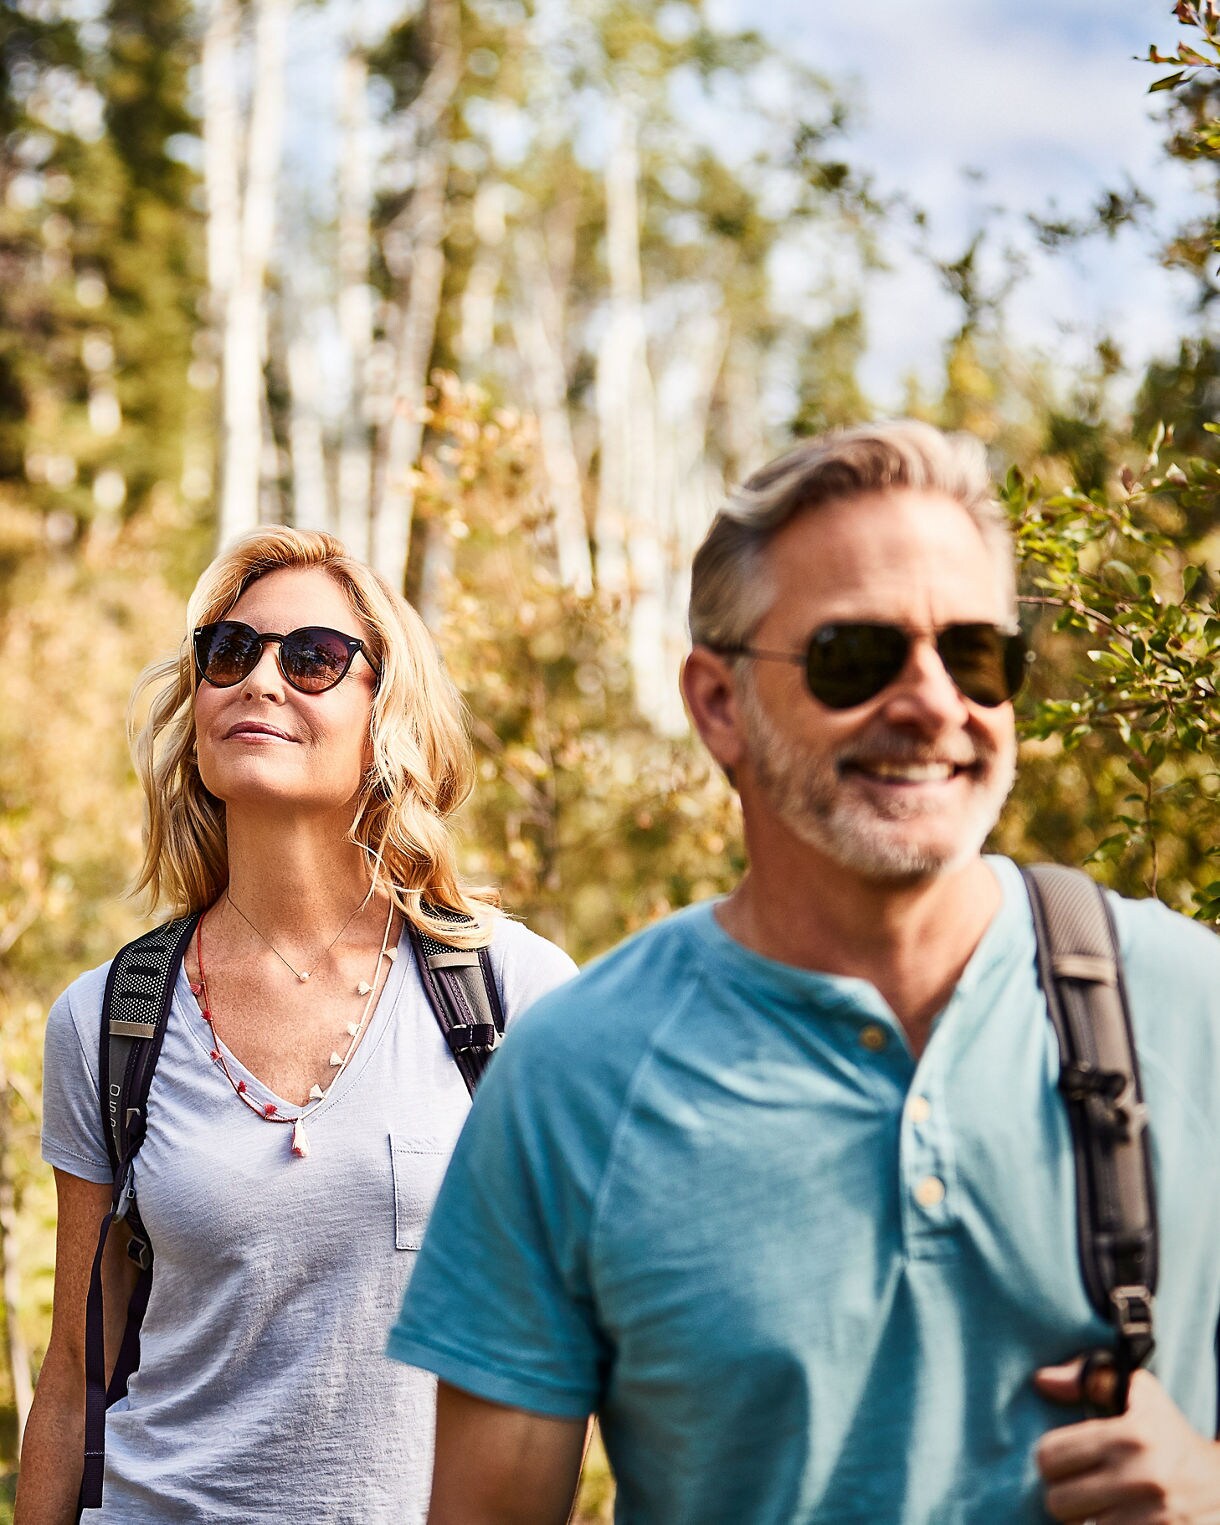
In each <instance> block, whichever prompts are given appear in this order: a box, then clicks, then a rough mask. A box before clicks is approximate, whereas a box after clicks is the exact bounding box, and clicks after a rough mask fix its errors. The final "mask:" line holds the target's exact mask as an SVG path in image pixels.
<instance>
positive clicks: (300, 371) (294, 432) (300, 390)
mask: <svg viewBox="0 0 1220 1525" xmlns="http://www.w3.org/2000/svg"><path fill="white" fill-rule="evenodd" d="M300 322H301V325H302V326H301V327H300V329H299V330H298V332H297V333H296V334H295V335H294V336H293V338H292V339H291V340H290V341H289V344H288V386H289V390H290V392H291V401H290V412H289V424H288V439H289V449H290V451H291V453H292V522H293V523H294V524H295V525H296V526H297V528H298V529H303V530H322V529H329V528H330V525H331V515H330V513H329V504H328V501H327V498H328V494H327V491H326V455H325V448H324V443H323V438H322V412H321V398H320V396H319V386H318V382H319V378H320V371H321V367H320V363H319V360H318V347H317V345H316V343H315V342H314V337H313V334H312V332H311V331H310V328H309V326H308V325H309V316H308V314H305V315H303V316H302V318H301V319H300Z"/></svg>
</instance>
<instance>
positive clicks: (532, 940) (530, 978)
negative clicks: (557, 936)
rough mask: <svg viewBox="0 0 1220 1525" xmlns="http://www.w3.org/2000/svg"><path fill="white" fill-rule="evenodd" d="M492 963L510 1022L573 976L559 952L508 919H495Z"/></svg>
mask: <svg viewBox="0 0 1220 1525" xmlns="http://www.w3.org/2000/svg"><path fill="white" fill-rule="evenodd" d="M491 963H492V969H493V970H494V972H495V975H496V980H497V983H498V985H499V987H500V994H501V997H502V999H503V1001H504V1005H505V1009H506V1012H507V1014H508V1016H509V1018H510V1019H511V1018H512V1017H514V1016H515V1015H516V1014H517V1013H518V1012H520V1011H523V1010H524V1009H525V1007H527V1006H530V1005H532V1004H533V1002H534V1001H536V1000H538V999H539V997H540V996H544V995H546V993H547V992H548V991H550V990H554V989H555V987H556V986H557V985H562V984H564V983H565V982H566V981H568V980H570V979H571V978H572V977H573V975H575V973H576V965H575V963H574V962H573V961H572V959H571V958H569V957H568V955H567V954H566V953H565V952H564V951H563V949H562V948H560V947H559V946H558V945H557V944H555V943H553V942H550V941H549V940H548V939H547V938H545V937H540V936H539V935H538V933H537V932H533V931H531V930H530V928H529V927H527V926H526V925H525V923H524V922H520V921H513V920H511V919H510V918H509V917H507V916H497V917H496V920H495V925H494V927H493V929H492V937H491Z"/></svg>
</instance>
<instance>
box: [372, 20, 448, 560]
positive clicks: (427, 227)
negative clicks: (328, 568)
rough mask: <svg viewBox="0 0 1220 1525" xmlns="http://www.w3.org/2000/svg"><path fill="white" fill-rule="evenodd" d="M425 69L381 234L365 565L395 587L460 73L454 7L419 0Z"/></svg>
mask: <svg viewBox="0 0 1220 1525" xmlns="http://www.w3.org/2000/svg"><path fill="white" fill-rule="evenodd" d="M424 14H425V20H426V25H427V32H428V38H429V53H430V67H429V71H428V74H427V77H426V79H425V81H424V84H423V88H422V89H421V90H420V92H419V94H418V95H417V96H416V98H415V100H414V101H412V102H411V104H410V105H409V106H408V107H407V109H406V111H405V112H404V113H403V115H402V119H401V121H400V123H399V131H400V134H401V142H402V145H403V155H404V159H405V164H406V169H407V175H408V178H409V185H410V188H409V192H408V194H407V196H406V198H405V201H404V204H403V205H402V207H401V210H400V211H399V212H398V213H397V215H396V216H395V217H394V218H393V220H392V221H391V222H390V224H389V226H388V227H387V228H386V230H385V232H384V233H383V235H382V239H381V246H382V255H383V258H384V261H385V266H386V269H387V271H388V273H389V277H390V281H391V286H392V290H391V297H390V310H389V318H388V321H387V325H386V328H387V333H386V339H387V343H388V345H389V349H390V354H391V356H392V364H391V368H390V391H389V397H388V399H387V405H386V406H383V407H382V408H381V409H379V412H380V413H381V414H382V416H383V423H382V425H381V429H380V431H379V433H380V438H379V440H378V462H377V472H376V476H375V479H374V480H375V492H374V505H373V522H372V534H371V560H372V564H373V565H374V566H375V567H376V568H377V570H378V571H379V572H381V574H382V575H383V576H384V577H385V578H386V579H387V580H388V581H389V582H390V584H391V586H392V587H395V588H401V587H402V586H403V584H404V581H405V577H406V566H407V554H408V550H409V547H410V541H411V525H412V516H413V512H414V506H415V486H414V480H413V476H412V473H413V472H414V470H415V468H416V466H417V464H418V461H419V453H420V447H421V444H422V442H423V435H424V422H425V418H424V404H425V391H426V388H427V384H428V373H429V369H430V366H431V361H432V352H433V347H434V344H435V341H436V324H437V315H438V313H439V311H440V303H441V291H442V287H443V283H444V276H445V249H444V239H445V227H446V200H445V192H446V185H447V181H448V174H449V139H448V122H447V117H448V111H449V107H450V104H451V102H452V100H453V95H454V92H455V90H456V89H457V85H458V81H459V79H460V76H461V54H460V47H461V38H460V9H459V4H458V0H426V5H425V13H424Z"/></svg>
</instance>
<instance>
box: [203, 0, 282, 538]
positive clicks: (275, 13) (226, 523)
mask: <svg viewBox="0 0 1220 1525" xmlns="http://www.w3.org/2000/svg"><path fill="white" fill-rule="evenodd" d="M249 10H250V13H251V23H252V28H253V40H252V44H251V54H250V59H249V70H248V72H249V78H250V97H249V106H248V110H247V111H246V112H244V113H243V111H242V104H241V99H240V95H239V89H238V81H239V67H238V65H239V53H240V45H241V38H242V17H241V11H240V8H239V5H238V3H237V0H212V3H211V8H210V10H209V12H208V17H207V23H206V27H205V31H204V39H203V58H202V70H201V74H202V83H203V111H204V180H205V187H206V193H207V207H208V276H209V286H210V306H211V313H212V321H213V323H214V324H215V326H216V328H217V330H218V332H219V334H220V351H221V419H220V438H219V450H220V459H221V473H220V501H219V513H218V537H219V540H220V542H221V544H226V543H228V542H229V541H230V540H232V539H233V538H234V536H236V535H240V534H242V533H244V532H245V531H247V530H249V529H252V528H254V527H255V526H256V525H257V524H258V522H259V489H260V483H261V479H262V460H263V454H264V449H263V445H264V437H265V424H266V393H265V383H264V375H263V368H264V365H265V362H266V358H267V311H266V291H267V275H268V270H269V267H270V264H271V258H272V253H273V248H274V237H275V224H276V216H275V213H276V194H277V189H278V184H279V172H280V162H281V154H282V147H283V133H284V54H285V45H286V39H287V31H288V19H289V16H290V14H291V11H292V0H250V3H249Z"/></svg>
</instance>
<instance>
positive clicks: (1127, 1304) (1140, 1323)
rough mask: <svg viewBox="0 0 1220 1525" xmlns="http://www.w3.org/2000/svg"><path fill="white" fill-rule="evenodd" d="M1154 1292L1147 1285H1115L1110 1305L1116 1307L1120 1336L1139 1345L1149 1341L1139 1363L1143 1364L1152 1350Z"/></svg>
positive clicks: (1117, 1326) (1116, 1321) (1115, 1319)
mask: <svg viewBox="0 0 1220 1525" xmlns="http://www.w3.org/2000/svg"><path fill="white" fill-rule="evenodd" d="M1152 1301H1153V1299H1152V1293H1151V1292H1150V1291H1149V1290H1148V1288H1147V1287H1113V1288H1111V1290H1110V1305H1111V1307H1113V1309H1114V1327H1115V1328H1116V1329H1117V1330H1118V1334H1119V1338H1120V1339H1123V1340H1126V1341H1128V1342H1129V1343H1130V1344H1131V1345H1133V1346H1138V1345H1139V1344H1140V1343H1141V1342H1142V1341H1145V1340H1146V1341H1147V1342H1148V1348H1147V1350H1146V1351H1145V1352H1144V1354H1143V1355H1142V1356H1141V1357H1140V1360H1139V1362H1137V1364H1142V1362H1143V1361H1144V1360H1146V1359H1147V1357H1148V1354H1149V1353H1150V1352H1151V1350H1152Z"/></svg>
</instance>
